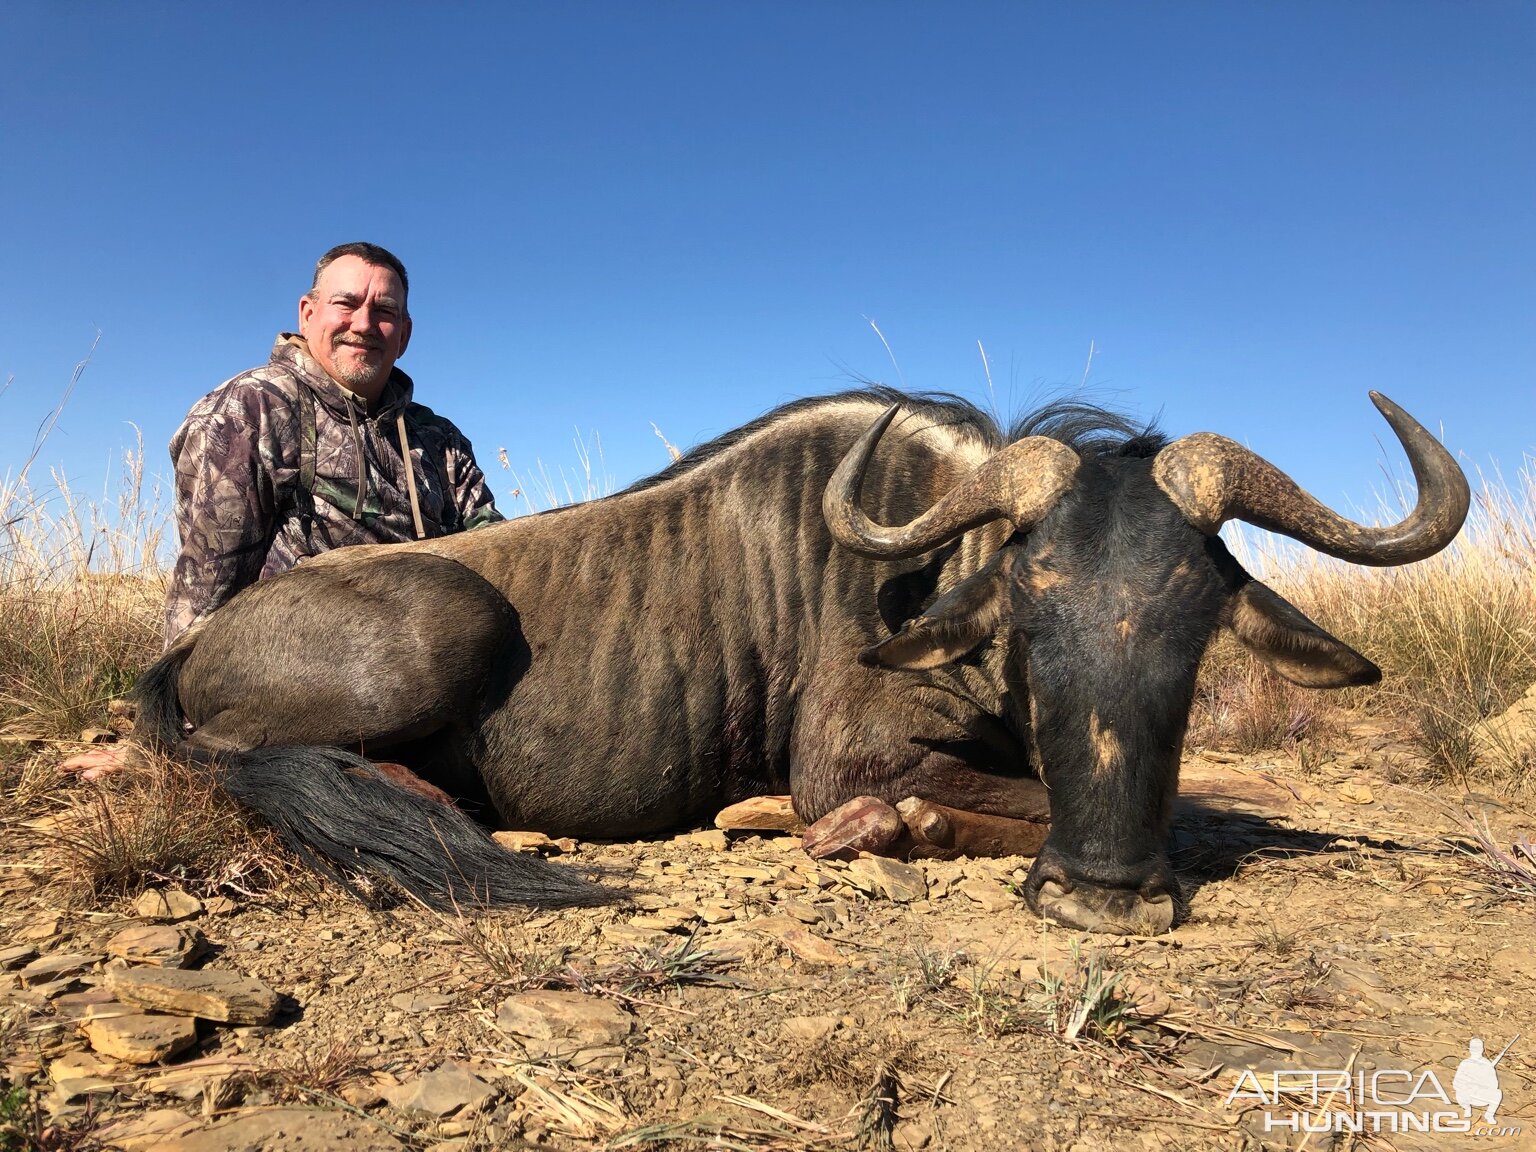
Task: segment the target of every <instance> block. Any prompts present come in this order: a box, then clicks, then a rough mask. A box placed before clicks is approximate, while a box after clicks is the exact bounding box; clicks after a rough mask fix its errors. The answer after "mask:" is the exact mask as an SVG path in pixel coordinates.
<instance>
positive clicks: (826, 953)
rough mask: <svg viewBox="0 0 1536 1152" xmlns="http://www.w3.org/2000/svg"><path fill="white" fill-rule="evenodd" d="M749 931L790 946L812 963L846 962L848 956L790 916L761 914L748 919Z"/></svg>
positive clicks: (792, 950)
mask: <svg viewBox="0 0 1536 1152" xmlns="http://www.w3.org/2000/svg"><path fill="white" fill-rule="evenodd" d="M745 927H746V929H747V931H749V932H753V933H756V934H757V935H759V936H768V937H770V938H772V939H774V940H777V941H778V942H779V943H780V944H782V945H784V947H785V948H788V949H789V951H790V952H791V953H793V954H794V955H795V956H796V957H797V958H798V959H801V960H804V961H806V962H807V963H810V964H828V965H831V964H846V963H848V958H847V957H846V956H844V955H843V954H842V953H841V952H839V951H838V950H837V949H836V948H835V947H834V946H833V945H832V944H831V943H830V942H829V941H826V940H823V939H822V938H821V937H820V936H813V935H812V934H811V931H810V929H808V928H806V926H805V925H804V924H800V923H797V922H796V921H794V920H791V919H790V918H789V917H788V916H759V917H758V918H757V919H755V920H749V921H747V923H746V925H745Z"/></svg>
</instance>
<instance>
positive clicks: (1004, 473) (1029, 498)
mask: <svg viewBox="0 0 1536 1152" xmlns="http://www.w3.org/2000/svg"><path fill="white" fill-rule="evenodd" d="M900 407H901V406H900V405H899V404H892V405H891V406H890V407H889V408H888V409H886V411H885V412H884V414H883V415H881V417H880V419H878V420H876V421H875V422H874V424H872V425H870V428H869V431H867V432H865V433H864V435H863V436H861V437H859V440H858V443H856V444H854V446H853V447H852V448H850V449H848V454H847V455H846V456H844V457H843V461H842V463H841V464H839V465H838V466H837V471H836V472H834V473H832V479H831V480H829V481H828V482H827V491H826V494H825V495H824V496H823V497H822V501H821V509H822V514H823V515H824V516H825V517H826V518H827V527H828V528H830V529H831V530H832V538H833V539H834V540H836V541H837V542H838V543H839V544H841V545H842V546H843V547H844V548H847V549H848V550H849V551H850V552H855V553H857V554H858V555H860V556H869V557H872V558H874V559H876V560H901V559H904V558H906V557H908V556H917V555H920V554H922V553H924V552H928V551H930V550H932V549H934V548H937V547H938V546H939V545H940V544H943V543H944V542H945V541H946V540H953V539H954V538H955V537H956V536H959V535H960V534H961V533H963V532H968V531H970V530H971V529H972V528H975V527H976V526H977V525H979V524H985V523H987V522H988V521H991V520H999V519H1005V520H1011V521H1012V522H1013V524H1014V526H1015V527H1018V528H1028V527H1030V526H1031V525H1033V524H1036V523H1038V522H1039V520H1040V518H1041V517H1042V516H1044V515H1045V514H1046V513H1047V512H1048V511H1050V508H1051V505H1052V504H1054V503H1055V502H1056V498H1057V497H1058V496H1060V495H1061V494H1062V492H1063V491H1065V490H1066V487H1067V485H1068V484H1069V483H1071V480H1072V475H1073V473H1074V472H1076V471H1077V463H1078V460H1077V453H1076V452H1074V451H1072V449H1070V448H1068V447H1067V446H1066V445H1065V444H1062V443H1061V442H1059V441H1056V440H1052V439H1050V438H1049V437H1046V436H1030V437H1028V438H1027V439H1024V440H1020V441H1018V442H1017V443H1015V444H1010V445H1009V446H1008V447H1007V448H1005V449H1003V450H1002V451H1001V452H999V453H998V454H997V455H995V456H993V457H992V458H991V459H990V460H988V461H987V462H986V463H985V464H983V465H981V466H980V467H979V468H977V469H976V470H975V471H974V472H972V473H971V474H970V475H969V476H967V477H966V478H965V479H964V480H963V481H961V482H960V483H959V484H957V485H956V486H955V487H954V488H951V489H950V490H949V491H948V492H946V493H945V494H944V495H943V496H942V497H941V498H940V499H939V501H938V502H937V503H936V504H934V505H933V507H931V508H929V509H928V510H927V511H926V512H924V513H923V514H922V515H920V516H919V517H918V518H917V519H915V520H913V521H912V522H911V523H910V524H905V525H902V526H900V527H892V528H885V527H882V526H880V525H878V524H876V523H874V521H872V520H871V519H870V518H869V517H868V516H867V515H865V514H864V509H863V508H861V507H860V506H859V498H860V495H861V494H862V492H863V488H864V471H865V469H866V468H867V467H868V465H869V458H870V457H871V456H872V455H874V451H875V445H876V444H878V443H879V442H880V437H881V435H882V434H883V433H884V432H885V430H886V428H888V427H889V426H890V423H891V421H892V420H894V419H895V418H896V413H897V412H898V411H899V410H900Z"/></svg>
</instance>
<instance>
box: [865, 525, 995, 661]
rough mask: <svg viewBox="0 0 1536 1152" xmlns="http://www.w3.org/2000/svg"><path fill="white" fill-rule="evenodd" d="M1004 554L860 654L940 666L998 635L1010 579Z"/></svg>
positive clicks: (873, 659)
mask: <svg viewBox="0 0 1536 1152" xmlns="http://www.w3.org/2000/svg"><path fill="white" fill-rule="evenodd" d="M1002 556H1003V554H1002V553H999V555H998V556H997V557H995V558H994V559H993V560H992V562H991V563H989V564H988V565H987V566H986V567H984V568H983V569H982V570H981V571H980V572H977V573H976V574H975V575H974V576H971V577H969V578H968V579H965V580H962V581H961V582H960V583H959V584H956V585H955V586H954V587H953V588H951V589H950V590H949V591H948V592H946V593H944V595H942V596H940V597H939V598H938V599H937V600H935V601H934V602H933V603H932V604H931V605H929V607H928V610H927V611H926V612H924V613H923V614H922V615H921V616H914V617H913V618H912V619H911V620H908V621H907V622H906V623H905V624H904V625H902V628H901V631H900V632H898V633H896V635H894V636H892V637H891V638H890V639H889V640H882V641H881V642H880V643H879V644H872V645H870V647H868V648H866V649H864V651H862V652H860V653H859V663H860V664H867V665H869V666H871V667H875V668H905V669H909V670H917V669H923V668H939V667H941V666H943V665H945V664H950V663H953V662H954V661H956V660H959V659H960V658H961V657H962V656H968V655H969V654H970V653H972V652H974V651H975V650H976V648H977V647H978V646H979V645H980V644H981V643H982V642H983V641H984V640H989V639H991V637H993V636H994V635H996V634H997V631H998V629H999V627H1000V626H1001V624H1002V621H1003V608H1004V606H1005V605H1006V603H1007V596H1008V587H1009V581H1008V578H1007V572H1006V565H1005V564H1004V563H1002Z"/></svg>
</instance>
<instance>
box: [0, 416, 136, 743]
mask: <svg viewBox="0 0 1536 1152" xmlns="http://www.w3.org/2000/svg"><path fill="white" fill-rule="evenodd" d="M51 479H52V483H51V484H49V485H48V486H47V487H45V488H36V487H34V486H33V485H32V484H31V482H30V480H29V478H28V476H27V473H26V471H25V470H24V471H23V473H22V474H21V475H20V476H19V477H18V478H17V479H15V480H11V481H7V482H6V483H5V485H4V486H3V487H0V735H5V736H11V737H18V738H29V739H52V740H67V739H71V738H74V737H76V736H78V735H79V733H80V731H81V730H82V729H84V728H87V727H90V726H92V725H99V724H101V723H103V722H104V720H105V716H106V712H105V709H106V704H107V702H108V701H109V700H111V699H112V698H113V697H115V696H118V695H121V694H122V692H123V691H125V690H126V689H127V688H128V686H129V685H131V684H132V683H133V681H134V679H135V678H136V677H137V676H138V674H139V672H140V671H142V670H143V669H144V668H145V667H147V666H148V665H149V664H150V662H151V661H153V659H154V658H155V656H157V655H158V654H159V651H160V639H161V621H162V613H163V606H164V602H165V584H166V573H165V570H164V567H163V565H162V563H161V560H160V555H161V547H162V544H163V541H164V538H165V529H166V514H165V509H164V507H163V504H162V501H161V494H160V491H159V489H158V488H156V487H154V486H152V485H150V484H148V483H147V481H146V478H145V474H144V447H143V443H142V441H140V442H139V443H138V444H137V445H136V446H135V448H134V449H133V450H131V451H129V452H128V453H126V455H125V456H124V460H123V471H122V476H121V479H120V481H119V483H118V485H117V487H116V491H115V493H110V492H109V493H108V494H107V495H106V496H104V497H103V499H102V500H99V501H96V500H90V499H86V498H83V497H82V496H80V495H79V494H78V493H77V492H75V491H74V489H72V488H71V486H70V485H69V483H68V482H67V481H66V480H65V478H64V477H63V476H62V475H61V474H59V473H54V474H53V475H52V478H51Z"/></svg>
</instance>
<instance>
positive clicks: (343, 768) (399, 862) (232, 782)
mask: <svg viewBox="0 0 1536 1152" xmlns="http://www.w3.org/2000/svg"><path fill="white" fill-rule="evenodd" d="M192 758H193V759H196V760H199V761H201V762H203V763H206V764H208V766H209V767H210V769H211V770H212V771H213V774H214V779H215V780H216V781H217V782H218V784H219V786H220V787H221V788H222V789H223V790H224V791H225V792H226V793H228V794H229V795H230V796H231V797H232V798H233V799H234V800H235V801H236V802H238V803H240V804H242V805H244V806H245V807H247V808H250V809H251V810H252V811H254V812H256V813H257V814H259V815H260V816H261V818H262V819H263V820H265V821H266V822H267V823H268V824H270V825H272V827H274V828H275V829H277V831H278V832H279V833H280V834H281V835H282V837H283V839H284V840H285V841H286V842H287V843H288V845H289V847H291V848H292V849H293V850H294V851H295V852H297V853H298V854H299V856H300V857H301V858H302V859H303V860H304V862H305V863H307V864H308V865H309V866H310V867H312V868H314V869H315V870H316V871H318V872H320V873H322V874H324V875H326V876H328V877H330V878H331V879H332V880H334V881H336V882H337V883H339V884H341V885H342V886H344V887H345V888H347V889H348V890H349V891H351V892H352V893H353V894H354V895H357V894H358V892H357V888H356V887H355V886H354V885H353V883H352V882H351V880H350V879H349V878H348V876H347V871H348V870H352V871H360V872H366V873H370V874H372V875H375V876H382V877H384V878H385V879H388V880H390V881H392V882H393V883H395V884H397V885H399V886H400V887H401V888H403V889H405V891H407V892H409V893H410V894H411V895H412V896H414V897H416V899H418V900H420V901H421V902H422V903H423V904H426V905H427V906H428V907H431V908H435V909H437V910H438V911H441V912H448V911H454V910H462V911H467V910H470V909H474V908H502V907H506V906H508V905H513V904H518V905H531V906H533V907H538V908H552V907H571V906H590V905H595V904H612V903H614V902H616V901H617V900H619V899H621V898H622V896H621V894H620V893H618V892H615V891H613V890H611V889H608V888H604V887H602V886H601V885H598V884H594V883H592V882H591V881H589V880H586V879H584V878H583V877H582V876H580V875H579V874H578V873H576V872H574V871H572V870H571V869H569V868H564V867H561V866H560V865H558V864H551V863H549V862H548V861H547V860H543V859H541V858H539V857H537V856H525V855H523V854H522V853H520V852H511V851H508V850H507V849H505V848H503V847H501V846H500V845H499V844H497V843H496V842H495V841H493V840H492V839H491V838H490V837H489V836H488V835H486V833H485V830H484V829H483V828H481V827H480V825H478V824H476V823H475V822H474V821H473V820H471V819H470V818H469V817H468V816H466V815H464V813H462V812H460V811H459V810H458V809H457V808H449V807H447V806H445V805H443V804H440V803H437V802H436V801H433V800H428V799H426V798H425V797H422V796H418V795H416V794H415V793H414V792H410V791H407V790H406V789H404V788H402V787H400V786H399V785H398V784H396V783H395V782H394V781H392V780H390V779H389V778H388V777H387V776H385V775H384V774H383V773H382V772H380V771H379V769H378V768H376V767H375V766H374V765H373V764H371V763H369V762H368V761H367V760H365V759H363V758H362V757H361V756H357V755H354V754H353V753H351V752H344V751H342V750H341V749H339V748H320V747H309V746H297V745H284V746H275V747H270V748H254V749H251V750H250V751H247V752H235V753H222V754H219V755H215V756H203V755H195V756H193V757H192Z"/></svg>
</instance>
